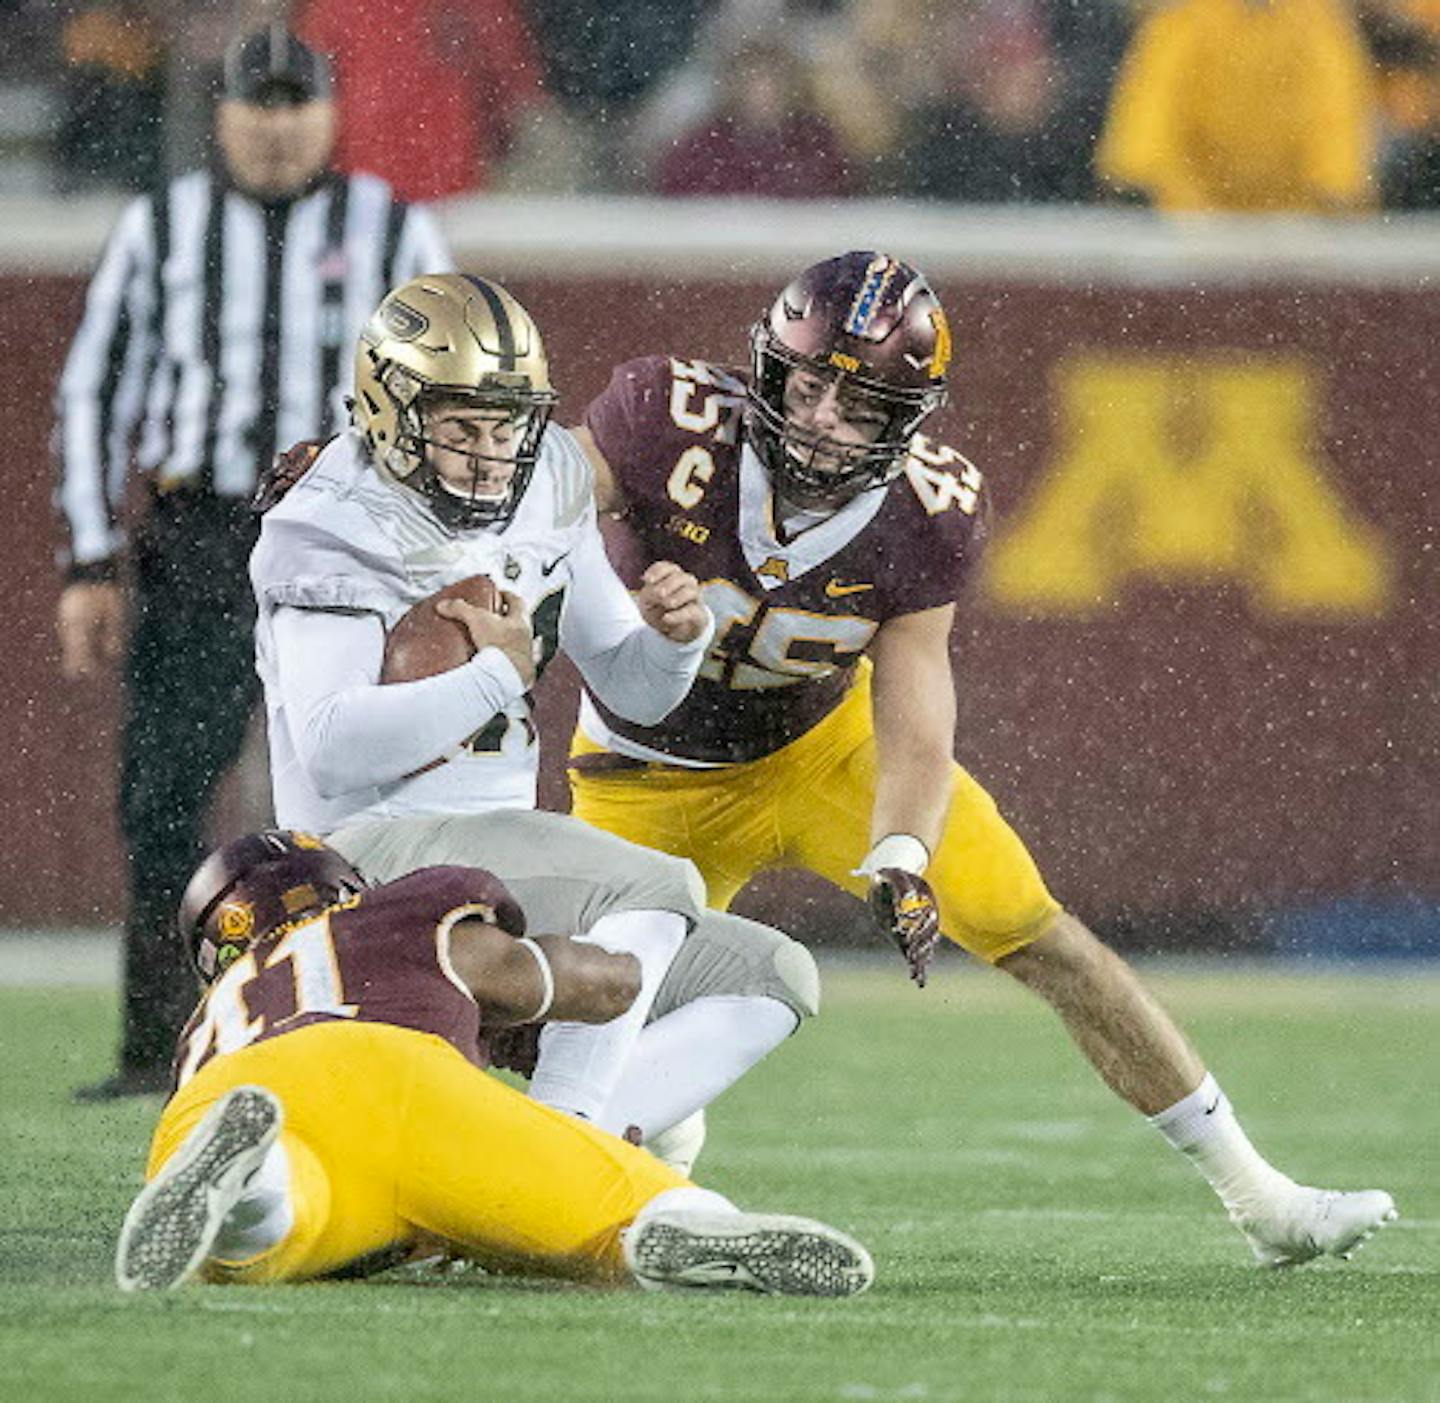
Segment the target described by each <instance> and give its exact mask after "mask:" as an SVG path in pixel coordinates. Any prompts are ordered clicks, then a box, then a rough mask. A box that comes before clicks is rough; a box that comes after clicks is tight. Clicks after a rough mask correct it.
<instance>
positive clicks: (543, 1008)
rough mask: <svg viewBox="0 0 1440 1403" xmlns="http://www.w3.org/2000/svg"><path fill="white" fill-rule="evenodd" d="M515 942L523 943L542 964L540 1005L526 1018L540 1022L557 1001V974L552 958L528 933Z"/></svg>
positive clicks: (537, 961)
mask: <svg viewBox="0 0 1440 1403" xmlns="http://www.w3.org/2000/svg"><path fill="white" fill-rule="evenodd" d="M515 943H516V944H517V945H523V946H524V947H525V948H526V949H527V950H528V951H529V952H530V953H531V954H532V955H534V956H535V963H536V964H537V965H539V966H540V983H541V985H542V987H543V989H544V992H543V993H542V994H541V996H540V1007H539V1008H537V1009H536V1010H535V1012H534V1013H532V1014H531V1015H530V1017H529V1018H527V1019H525V1020H524V1021H525V1022H526V1023H538V1022H539V1021H540V1020H541V1019H542V1018H544V1017H545V1015H546V1014H547V1013H549V1012H550V1005H551V1004H553V1003H554V1002H555V975H554V973H553V971H552V970H551V968H550V960H549V958H548V957H547V956H546V954H545V952H544V951H543V950H542V949H541V948H540V947H539V946H538V945H537V944H536V943H535V942H534V941H533V940H531V939H530V937H529V936H528V935H522V936H520V937H518V938H517V939H516V941H515Z"/></svg>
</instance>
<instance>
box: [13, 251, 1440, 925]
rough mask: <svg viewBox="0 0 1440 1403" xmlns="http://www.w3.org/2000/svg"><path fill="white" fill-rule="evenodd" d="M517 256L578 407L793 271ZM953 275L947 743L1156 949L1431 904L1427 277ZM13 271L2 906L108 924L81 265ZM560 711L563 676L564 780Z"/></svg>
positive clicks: (1439, 670) (842, 919) (1068, 890)
mask: <svg viewBox="0 0 1440 1403" xmlns="http://www.w3.org/2000/svg"><path fill="white" fill-rule="evenodd" d="M801 261H803V259H802V260H801ZM511 281H512V286H513V289H514V290H515V291H516V292H517V293H518V294H519V296H520V297H521V298H522V300H523V301H524V302H525V303H526V305H527V306H528V307H530V309H531V310H532V312H533V313H534V314H535V316H536V318H537V320H538V321H539V322H540V324H541V326H542V327H543V328H545V331H546V335H547V339H548V341H549V344H550V348H551V354H552V360H553V363H554V365H555V367H556V370H557V378H558V380H559V382H560V384H561V385H562V388H563V390H564V393H565V401H564V406H563V407H564V410H565V411H567V413H568V415H569V416H574V415H576V414H578V412H579V411H580V410H581V409H582V408H583V405H584V403H585V401H586V398H587V397H588V396H589V395H591V394H593V393H595V392H596V391H598V390H599V389H600V388H601V386H602V385H603V384H604V382H605V379H606V376H607V372H608V368H609V366H610V365H612V364H613V363H615V362H617V361H619V360H622V359H624V358H626V357H628V356H631V355H636V354H641V353H645V352H651V351H667V352H673V353H676V354H680V355H683V356H685V357H687V358H689V357H711V358H718V359H722V360H724V359H728V360H734V359H735V358H736V357H737V356H739V355H740V354H741V352H742V349H743V346H744V343H745V337H744V333H745V327H746V324H747V321H748V320H749V319H750V318H751V316H752V315H753V314H754V313H755V312H756V311H758V310H759V308H760V307H761V306H762V305H763V304H764V302H765V300H766V298H767V296H768V295H770V294H771V293H772V292H773V281H774V280H773V279H772V278H769V277H766V278H764V279H755V280H753V281H751V280H742V281H736V279H735V278H734V276H733V275H730V276H725V277H722V278H717V279H712V278H710V277H708V276H707V275H706V274H705V273H704V271H703V270H702V271H701V272H698V273H697V272H693V271H692V272H691V273H689V274H686V275H682V274H678V273H667V274H666V275H665V277H664V278H663V279H660V280H659V282H660V286H659V289H658V290H657V287H656V284H655V282H653V281H652V280H650V279H648V278H646V277H644V276H640V275H633V276H632V275H631V274H629V273H628V272H627V273H626V274H625V275H624V276H614V275H611V276H604V275H601V274H594V275H590V274H587V273H585V272H584V271H583V270H582V271H581V272H579V273H574V274H568V275H565V276H556V275H553V274H552V275H546V274H543V273H539V272H531V273H529V274H528V275H526V274H522V275H520V276H515V277H513V278H512V280H511ZM935 281H936V283H937V284H938V286H939V289H940V291H941V293H942V295H943V296H944V297H945V299H946V301H947V304H948V305H949V307H950V309H951V320H952V324H953V326H954V328H955V362H954V393H953V403H952V406H951V408H950V409H949V410H947V411H946V413H947V422H946V425H945V430H946V434H947V437H949V439H950V440H951V441H952V442H954V443H955V444H956V445H957V446H958V447H960V448H961V449H962V450H963V451H964V452H966V453H967V454H968V455H969V456H970V457H971V458H973V459H974V461H975V462H976V463H977V464H978V465H979V466H980V467H981V469H982V470H983V471H984V472H986V474H987V475H988V477H989V480H990V482H991V484H992V487H993V491H994V498H995V502H996V505H997V507H998V509H999V510H998V517H997V522H996V528H995V531H994V533H993V536H992V543H991V546H990V549H989V552H988V554H987V557H986V562H985V568H984V570H983V572H982V574H981V576H980V578H979V579H978V580H977V581H976V582H975V586H974V588H973V589H972V591H971V594H970V596H969V598H968V600H967V603H966V606H965V608H964V611H963V615H962V619H961V622H960V624H959V627H958V628H957V631H956V636H955V640H954V657H955V665H956V670H957V675H958V679H959V690H960V697H961V710H960V726H959V733H958V736H957V745H958V750H959V754H960V756H961V758H962V760H963V761H964V763H966V764H967V765H968V766H969V767H970V768H971V769H972V770H973V771H974V773H975V774H976V775H977V776H978V777H979V778H980V779H981V780H982V781H983V782H984V783H985V784H986V785H987V786H988V787H989V788H990V789H991V791H992V792H993V793H994V794H995V796H996V797H997V799H998V800H999V801H1000V803H1001V805H1002V807H1003V808H1004V809H1005V811H1007V812H1008V813H1009V814H1010V816H1011V817H1012V819H1013V821H1014V822H1015V824H1016V825H1017V826H1018V827H1019V829H1020V830H1021V831H1022V832H1023V833H1024V834H1025V835H1026V837H1027V838H1028V840H1029V842H1030V844H1031V846H1032V849H1033V851H1034V853H1035V854H1036V856H1037V858H1038V859H1039V861H1040V863H1041V866H1042V870H1044V871H1045V872H1046V873H1047V875H1048V877H1049V880H1050V883H1051V885H1052V887H1053V888H1054V890H1055V891H1056V892H1057V893H1058V894H1059V895H1061V896H1062V897H1063V899H1065V900H1066V901H1067V903H1069V904H1070V905H1071V906H1072V907H1074V908H1075V909H1076V910H1077V911H1079V912H1080V913H1081V914H1083V915H1085V916H1087V917H1088V918H1090V919H1091V920H1093V921H1096V922H1097V923H1099V924H1100V925H1102V926H1103V927H1105V928H1106V929H1107V930H1109V931H1111V932H1112V933H1119V934H1120V935H1122V936H1123V935H1125V934H1126V933H1127V932H1129V933H1131V934H1133V935H1136V936H1139V937H1143V938H1144V939H1146V940H1148V941H1149V942H1151V943H1155V944H1160V945H1168V944H1176V943H1192V944H1193V943H1195V942H1196V941H1197V940H1203V939H1205V938H1206V936H1207V933H1208V934H1210V935H1214V934H1215V932H1217V931H1218V932H1220V933H1222V934H1223V936H1224V938H1225V939H1227V940H1231V941H1236V942H1239V943H1242V944H1243V943H1244V942H1246V941H1252V942H1260V941H1261V940H1262V939H1263V935H1262V934H1261V933H1260V932H1261V931H1262V928H1263V918H1264V917H1266V916H1267V915H1269V914H1271V913H1275V912H1283V911H1293V910H1295V909H1297V908H1298V909H1306V908H1311V907H1319V908H1326V909H1328V908H1331V907H1333V905H1334V903H1337V902H1342V903H1343V902H1351V903H1355V902H1359V903H1360V904H1361V905H1362V906H1365V907H1366V908H1367V909H1368V908H1369V907H1371V906H1373V907H1376V908H1377V909H1389V908H1392V907H1395V906H1397V905H1398V906H1402V907H1403V905H1404V904H1405V903H1407V902H1409V903H1413V904H1415V909H1417V910H1419V911H1422V912H1423V911H1425V910H1427V909H1428V910H1429V911H1431V912H1432V913H1433V911H1434V909H1435V908H1436V906H1437V904H1440V844H1437V842H1436V830H1437V826H1440V825H1437V821H1436V817H1437V800H1436V795H1437V793H1440V769H1437V759H1436V752H1437V734H1436V732H1437V725H1436V714H1435V695H1436V691H1437V687H1436V679H1437V677H1440V631H1437V624H1436V612H1437V609H1436V606H1437V602H1440V601H1437V591H1436V571H1437V564H1440V561H1437V556H1440V549H1437V546H1436V539H1435V495H1436V493H1435V487H1434V483H1435V475H1436V467H1435V452H1434V445H1435V444H1436V443H1440V382H1437V378H1436V377H1435V376H1434V374H1433V372H1432V371H1431V370H1430V369H1429V368H1428V362H1429V361H1430V359H1431V357H1432V354H1433V348H1434V347H1435V346H1436V345H1440V290H1436V289H1435V288H1433V287H1426V286H1424V285H1423V284H1422V286H1421V287H1420V288H1419V289H1418V290H1399V289H1397V288H1395V287H1385V286H1364V285H1355V284H1354V283H1353V282H1351V283H1344V282H1336V283H1332V284H1327V283H1326V282H1325V280H1324V279H1318V280H1317V279H1316V278H1314V277H1304V278H1296V279H1294V280H1291V281H1287V280H1286V279H1284V278H1280V279H1276V278H1270V279H1267V280H1266V281H1265V283H1264V284H1263V285H1261V286H1255V285H1246V286H1235V285H1229V284H1227V283H1226V281H1225V280H1224V279H1218V280H1214V281H1213V282H1208V283H1196V284H1192V285H1189V286H1186V285H1184V284H1183V283H1181V284H1179V285H1177V284H1175V283H1167V284H1165V285H1156V286H1152V287H1144V286H1135V285H1129V286H1101V285H1081V286H1069V285H1063V283H1060V282H1057V281H1056V280H1055V279H1053V278H1048V277H1047V278H1045V279H1035V280H1027V279H1026V278H1024V277H1006V278H1003V279H999V278H997V279H987V280H981V281H976V280H960V279H958V278H952V279H950V280H948V281H947V279H946V278H945V277H944V276H936V277H935ZM0 284H3V286H0V344H3V345H4V346H5V347H6V348H7V355H6V370H5V374H4V376H3V377H0V423H3V424H4V425H5V426H6V437H7V442H6V474H7V482H8V487H7V495H6V506H5V510H4V512H3V515H0V575H3V598H4V599H5V600H6V601H7V613H8V616H7V619H6V623H5V627H4V635H3V636H4V640H5V648H4V660H3V669H0V735H3V736H4V738H5V744H4V746H3V749H0V775H3V785H4V793H5V796H6V797H5V814H6V819H7V822H6V832H5V837H4V845H3V858H0V924H21V923H25V924H51V925H54V924H76V923H92V922H95V921H107V922H108V921H112V920H114V919H116V918H117V916H118V914H119V907H120V894H121V884H120V879H119V873H120V861H121V859H120V853H119V848H118V843H117V837H116V825H115V819H114V753H115V731H116V719H117V717H116V696H115V692H114V690H113V689H111V688H101V689H85V690H82V689H79V688H74V687H67V686H65V685H63V684H62V683H61V681H60V679H59V675H58V670H57V664H56V652H55V647H54V643H53V627H52V615H53V608H54V603H55V598H56V580H55V572H54V569H53V566H52V558H53V551H54V547H55V541H56V535H55V531H54V529H53V525H52V518H51V507H50V490H51V487H50V470H49V466H48V453H47V435H48V433H49V427H50V425H49V414H48V400H49V395H50V393H51V389H52V386H53V383H54V380H55V377H56V374H57V372H58V369H59V366H60V361H61V358H62V355H63V352H64V349H65V344H66V342H67V339H68V336H69V334H70V332H71V330H72V329H73V327H74V325H75V322H76V318H77V316H78V312H79V308H80V301H81V296H82V293H83V279H82V278H81V277H80V276H78V275H75V274H73V273H65V274H55V275H48V276H39V277H21V276H17V275H8V276H4V275H0ZM564 417H566V416H565V415H562V418H564ZM572 713H573V685H572V684H571V682H570V680H569V676H568V674H564V675H561V676H559V677H557V679H556V680H555V681H552V682H549V683H547V687H546V691H545V706H544V721H545V724H546V728H547V730H548V733H549V736H548V738H549V742H550V750H549V762H548V764H547V765H546V768H545V775H544V793H545V799H546V802H547V805H549V806H563V803H564V782H563V774H562V772H561V769H560V765H559V760H560V757H561V755H562V753H563V747H564V742H565V734H566V731H567V728H568V718H569V716H570V715H571V714H572ZM752 906H753V909H759V910H760V911H761V912H762V913H763V914H768V915H770V916H772V917H775V918H779V919H781V920H782V921H783V922H785V923H788V924H791V925H792V926H795V925H798V926H800V927H802V928H803V929H804V930H805V931H806V933H808V934H812V935H817V934H818V935H823V934H825V933H827V932H830V931H831V930H832V928H833V929H838V928H839V927H841V926H844V925H845V924H846V923H847V922H849V921H850V920H851V919H852V916H853V912H852V911H851V910H850V909H849V908H847V907H845V906H842V905H839V904H836V903H834V902H833V901H831V899H830V898H828V897H826V896H825V895H824V894H822V893H819V891H818V889H817V887H815V886H814V885H803V886H800V887H795V886H791V885H789V884H788V883H785V882H781V883H777V882H775V881H774V880H773V879H767V880H766V882H765V883H763V884H762V888H761V891H760V894H759V896H758V898H754V899H753V901H752Z"/></svg>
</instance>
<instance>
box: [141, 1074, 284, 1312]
mask: <svg viewBox="0 0 1440 1403" xmlns="http://www.w3.org/2000/svg"><path fill="white" fill-rule="evenodd" d="M282 1120H283V1114H282V1112H281V1109H280V1102H279V1101H277V1100H276V1099H275V1097H274V1096H273V1095H272V1094H271V1093H270V1092H268V1091H266V1090H264V1089H263V1088H262V1087H258V1086H240V1087H236V1088H235V1090H234V1091H232V1092H230V1093H229V1094H228V1095H226V1096H224V1097H223V1098H222V1099H221V1100H220V1101H218V1102H216V1104H215V1105H214V1106H212V1107H211V1108H210V1110H209V1111H208V1112H207V1113H206V1115H205V1118H204V1120H202V1121H201V1122H200V1124H199V1125H197V1126H196V1127H195V1129H194V1130H192V1131H191V1132H190V1134H189V1135H188V1136H186V1138H185V1143H184V1144H183V1145H181V1146H180V1148H179V1149H178V1150H176V1151H175V1153H174V1154H173V1155H171V1157H170V1158H169V1159H168V1160H167V1161H166V1162H165V1165H164V1167H163V1168H162V1169H161V1170H160V1172H159V1173H158V1174H157V1175H156V1176H155V1177H154V1178H153V1179H152V1180H151V1181H150V1182H149V1183H148V1184H146V1186H145V1187H144V1189H142V1190H141V1192H140V1196H139V1197H138V1198H137V1199H136V1200H135V1202H134V1203H132V1204H131V1205H130V1211H129V1212H128V1213H127V1214H126V1215H125V1226H124V1227H123V1228H121V1229H120V1242H119V1245H118V1246H117V1247H116V1249H115V1281H116V1284H117V1285H118V1286H119V1287H120V1289H121V1290H122V1291H168V1290H171V1289H172V1288H174V1287H176V1286H180V1285H183V1284H184V1283H185V1282H186V1281H188V1280H189V1279H190V1278H191V1277H192V1276H193V1275H194V1274H195V1272H196V1271H198V1270H199V1268H200V1266H201V1264H202V1263H203V1262H204V1261H205V1258H206V1256H207V1255H208V1254H209V1251H210V1248H211V1246H212V1244H213V1243H214V1241H215V1238H216V1236H217V1235H218V1233H219V1232H220V1228H221V1226H222V1225H223V1224H224V1222H225V1217H226V1215H227V1214H228V1213H229V1212H230V1210H231V1209H232V1208H233V1207H234V1206H235V1202H236V1200H237V1199H239V1198H240V1196H241V1194H243V1193H244V1191H245V1182H246V1180H247V1179H249V1178H250V1176H251V1175H252V1174H253V1173H254V1172H255V1171H256V1170H257V1169H258V1168H259V1167H260V1165H261V1163H262V1161H263V1160H264V1158H265V1154H266V1152H267V1151H268V1150H269V1148H270V1146H271V1145H273V1144H274V1143H275V1137H276V1136H277V1135H278V1134H279V1133H280V1124H281V1121H282Z"/></svg>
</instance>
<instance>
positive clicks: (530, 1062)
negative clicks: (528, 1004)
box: [486, 1023, 543, 1080]
mask: <svg viewBox="0 0 1440 1403" xmlns="http://www.w3.org/2000/svg"><path fill="white" fill-rule="evenodd" d="M542 1026H543V1025H542V1024H539V1023H517V1024H516V1025H515V1026H514V1027H511V1028H497V1029H496V1030H495V1031H494V1032H493V1033H489V1034H487V1035H486V1036H487V1039H488V1041H489V1043H490V1065H491V1066H492V1067H503V1068H505V1070H506V1071H507V1072H518V1073H519V1074H520V1075H521V1076H522V1077H525V1078H526V1079H527V1080H528V1079H529V1078H530V1077H533V1076H534V1075H535V1063H536V1062H537V1061H538V1060H539V1057H540V1029H541V1027H542Z"/></svg>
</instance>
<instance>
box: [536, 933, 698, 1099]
mask: <svg viewBox="0 0 1440 1403" xmlns="http://www.w3.org/2000/svg"><path fill="white" fill-rule="evenodd" d="M685 933H686V923H685V918H684V917H683V916H680V915H677V914H676V913H675V912H674V911H620V912H616V913H615V914H614V915H610V916H602V917H601V918H600V919H599V920H598V921H596V922H595V924H594V925H593V926H591V927H590V929H589V930H588V931H586V932H585V934H584V935H579V936H576V937H575V938H576V939H577V940H584V941H588V942H590V943H591V944H594V945H599V946H602V947H604V948H605V949H606V950H612V951H616V952H619V951H625V952H627V953H629V954H631V955H634V956H635V958H636V959H638V960H639V961H640V993H639V995H638V996H637V997H636V999H635V1002H634V1003H633V1004H631V1005H630V1007H629V1008H628V1009H627V1010H626V1011H625V1012H624V1013H622V1014H621V1015H620V1017H619V1018H612V1019H611V1020H610V1022H608V1023H551V1024H549V1025H548V1026H547V1027H546V1028H545V1029H544V1031H543V1032H542V1033H541V1034H540V1056H539V1060H538V1061H537V1062H536V1065H535V1075H534V1076H533V1077H531V1079H530V1095H531V1096H533V1097H534V1098H535V1100H537V1101H543V1102H544V1103H545V1104H546V1105H547V1106H554V1107H555V1108H556V1109H557V1110H560V1111H566V1112H568V1113H569V1114H570V1115H572V1116H581V1117H583V1118H584V1119H586V1120H599V1118H600V1113H601V1112H602V1111H603V1110H604V1109H605V1105H606V1103H607V1102H608V1101H609V1100H610V1097H611V1095H612V1093H613V1092H614V1090H615V1086H616V1083H617V1082H618V1081H619V1080H620V1076H621V1073H622V1072H623V1071H624V1069H625V1064H626V1062H627V1061H628V1060H629V1057H630V1054H631V1053H632V1052H633V1051H634V1050H635V1042H636V1039H638V1038H639V1036H640V1030H641V1028H642V1027H643V1026H644V1024H645V1019H646V1017H647V1016H648V1015H649V1013H650V1006H651V1005H652V1004H653V1003H654V1002H655V995H656V993H657V991H658V990H659V988H660V981H661V980H662V979H664V978H665V972H666V970H668V969H669V968H670V962H671V961H672V960H673V959H674V958H675V952H676V951H677V950H679V948H680V945H681V943H682V942H683V941H684V939H685Z"/></svg>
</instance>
